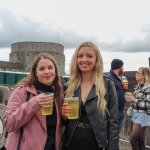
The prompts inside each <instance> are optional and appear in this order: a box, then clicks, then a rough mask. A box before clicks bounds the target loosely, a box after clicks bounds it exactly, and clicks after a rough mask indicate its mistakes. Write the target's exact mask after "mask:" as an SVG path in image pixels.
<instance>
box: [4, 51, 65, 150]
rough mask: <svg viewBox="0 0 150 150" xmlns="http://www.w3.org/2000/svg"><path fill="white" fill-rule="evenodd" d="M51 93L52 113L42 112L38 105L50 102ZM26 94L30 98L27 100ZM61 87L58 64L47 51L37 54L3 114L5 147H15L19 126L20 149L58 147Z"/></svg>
mask: <svg viewBox="0 0 150 150" xmlns="http://www.w3.org/2000/svg"><path fill="white" fill-rule="evenodd" d="M45 92H53V93H54V107H53V114H52V115H47V116H44V115H42V112H41V108H42V107H43V106H44V107H48V106H49V105H50V96H49V95H46V94H44V93H45ZM27 93H29V95H30V96H29V101H26V99H27ZM62 95H63V89H62V84H61V78H60V76H59V72H58V68H57V63H56V61H55V60H54V58H53V57H52V56H51V55H49V54H48V53H40V54H39V55H38V56H37V57H36V58H35V59H34V61H33V64H32V66H31V69H30V74H29V76H27V77H26V78H24V79H23V80H22V81H20V82H19V83H18V84H17V85H16V88H15V89H14V91H13V92H12V94H11V96H10V98H9V101H8V104H7V108H6V113H5V117H4V125H5V128H6V131H7V132H8V137H7V140H6V149H7V150H16V149H17V145H18V141H19V135H20V129H21V127H23V135H22V137H21V142H20V150H59V149H60V142H61V125H60V118H61V107H62V100H63V98H62Z"/></svg>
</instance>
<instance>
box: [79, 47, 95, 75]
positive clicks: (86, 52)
mask: <svg viewBox="0 0 150 150" xmlns="http://www.w3.org/2000/svg"><path fill="white" fill-rule="evenodd" d="M95 63H96V55H95V52H94V50H93V49H91V48H90V47H88V46H84V47H81V48H80V50H79V52H78V56H77V65H78V68H79V69H80V70H81V72H86V73H87V72H92V71H93V68H94V66H95Z"/></svg>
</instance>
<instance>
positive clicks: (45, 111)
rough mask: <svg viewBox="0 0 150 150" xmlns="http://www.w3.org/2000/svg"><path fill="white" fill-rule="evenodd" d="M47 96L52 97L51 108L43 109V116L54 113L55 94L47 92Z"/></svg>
mask: <svg viewBox="0 0 150 150" xmlns="http://www.w3.org/2000/svg"><path fill="white" fill-rule="evenodd" d="M45 94H46V95H50V97H51V100H50V107H42V115H52V113H53V96H54V93H50V92H46V93H45Z"/></svg>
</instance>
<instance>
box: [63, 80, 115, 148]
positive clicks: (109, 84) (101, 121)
mask: <svg viewBox="0 0 150 150" xmlns="http://www.w3.org/2000/svg"><path fill="white" fill-rule="evenodd" d="M104 80H105V85H106V91H107V93H106V96H105V98H106V102H107V110H108V112H106V115H105V116H103V115H102V114H101V113H100V112H99V111H98V109H97V98H98V97H97V95H96V88H95V86H93V88H92V90H91V91H90V94H89V96H88V98H87V101H86V103H85V109H86V112H87V115H88V117H89V120H90V123H91V126H92V129H93V132H94V135H95V138H96V141H97V143H98V146H99V147H100V148H102V147H107V149H108V150H117V144H118V100H117V94H116V90H115V85H114V82H113V81H112V80H111V79H110V78H108V77H104ZM80 93H81V89H80V87H79V88H77V90H76V91H75V92H74V96H75V97H77V96H78V97H79V100H80V101H81V95H80ZM80 103H81V102H80ZM80 105H81V104H80ZM78 121H79V119H73V120H67V123H66V128H65V132H64V143H63V144H65V145H66V146H67V145H69V142H70V140H71V138H72V136H73V134H74V131H75V128H76V126H77V124H78Z"/></svg>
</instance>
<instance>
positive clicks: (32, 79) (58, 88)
mask: <svg viewBox="0 0 150 150" xmlns="http://www.w3.org/2000/svg"><path fill="white" fill-rule="evenodd" d="M41 59H49V60H51V61H52V62H53V64H54V67H55V74H56V76H55V79H54V81H53V82H52V88H53V91H54V97H55V98H56V99H57V102H58V106H59V108H60V109H61V106H62V100H63V88H62V80H61V76H60V74H59V70H58V67H57V62H56V60H55V59H54V57H53V56H51V55H50V54H49V53H40V54H39V55H37V56H36V57H35V59H34V60H33V62H32V65H31V68H30V73H29V75H28V76H27V77H25V78H23V79H22V80H21V81H20V82H18V83H17V84H16V86H15V87H17V86H20V85H23V86H27V85H28V86H32V85H35V84H36V83H37V81H38V79H37V76H36V68H37V64H38V63H39V61H40V60H41Z"/></svg>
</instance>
